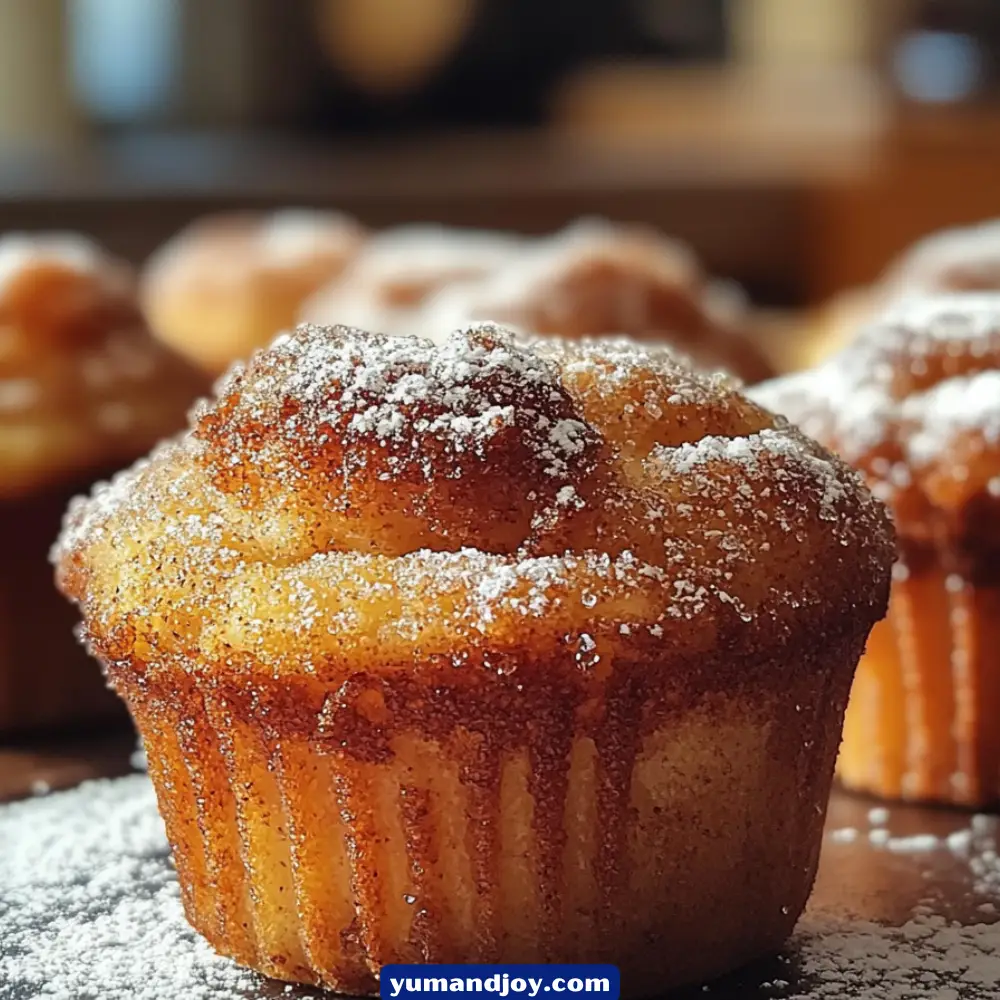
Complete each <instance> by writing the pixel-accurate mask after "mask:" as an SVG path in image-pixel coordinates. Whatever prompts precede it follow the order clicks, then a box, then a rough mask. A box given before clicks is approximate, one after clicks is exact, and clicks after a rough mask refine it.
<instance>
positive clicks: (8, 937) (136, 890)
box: [0, 776, 263, 1000]
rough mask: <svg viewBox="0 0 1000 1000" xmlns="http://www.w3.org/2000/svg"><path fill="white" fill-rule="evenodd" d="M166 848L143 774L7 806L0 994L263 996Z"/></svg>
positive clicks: (155, 999)
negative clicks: (190, 918)
mask: <svg viewBox="0 0 1000 1000" xmlns="http://www.w3.org/2000/svg"><path fill="white" fill-rule="evenodd" d="M166 857H167V844H166V838H165V835H164V831H163V824H162V821H161V820H160V817H159V815H158V813H157V811H156V802H155V799H154V796H153V790H152V787H151V785H150V783H149V781H148V779H147V778H146V777H144V776H134V777H129V778H123V779H120V780H116V781H100V782H89V783H87V784H85V785H82V786H80V787H79V788H77V789H75V790H73V791H71V792H64V793H59V794H55V795H48V796H45V797H43V798H33V799H29V800H26V801H24V802H19V803H14V804H13V805H8V806H4V807H3V808H0V998H2V1000H36V998H37V1000H49V998H51V1000H223V998H226V1000H230V998H233V997H238V996H256V995H259V991H260V988H261V984H262V983H263V980H262V978H261V977H260V976H258V975H256V974H254V973H251V972H248V971H246V970H243V969H240V968H239V967H238V966H236V965H235V964H234V963H232V962H230V961H229V960H228V959H224V958H220V957H219V956H218V955H216V954H215V953H214V952H213V951H212V949H211V948H210V947H209V946H208V945H207V944H206V943H205V942H204V941H202V940H201V938H200V937H198V935H197V934H196V933H195V932H194V931H193V930H192V929H191V928H190V927H189V926H188V924H187V922H186V921H185V919H184V915H183V913H182V911H181V902H180V896H179V890H178V885H177V879H176V876H175V874H174V871H173V868H172V867H171V866H170V865H169V864H168V862H167V860H166Z"/></svg>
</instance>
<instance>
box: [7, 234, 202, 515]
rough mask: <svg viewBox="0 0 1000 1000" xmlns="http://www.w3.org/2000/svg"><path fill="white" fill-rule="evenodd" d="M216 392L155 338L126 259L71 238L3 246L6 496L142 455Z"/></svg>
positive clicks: (14, 237)
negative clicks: (202, 396) (195, 403)
mask: <svg viewBox="0 0 1000 1000" xmlns="http://www.w3.org/2000/svg"><path fill="white" fill-rule="evenodd" d="M207 388H208V386H207V383H206V382H205V380H204V379H203V378H202V377H201V376H200V375H198V374H197V373H196V372H194V371H193V370H191V369H190V368H189V367H188V366H187V365H186V364H184V363H183V362H182V361H181V360H180V359H179V358H177V357H176V356H175V355H173V354H172V353H171V352H169V351H167V350H166V349H164V348H163V347H162V346H160V345H159V344H157V343H156V342H155V341H154V340H153V339H152V338H151V337H150V336H149V331H148V329H147V327H146V325H145V322H144V320H143V318H142V315H141V313H140V311H139V307H138V305H137V302H136V298H135V292H134V287H133V280H132V273H131V271H130V270H129V268H128V267H127V266H126V265H125V264H123V263H122V262H120V261H117V260H115V259H113V258H111V257H109V256H107V255H106V254H104V253H103V251H101V250H100V248H98V247H97V246H95V245H94V244H92V243H91V242H89V241H88V240H86V239H84V238H83V237H80V236H75V235H72V234H60V233H56V234H47V235H27V234H24V235H19V234H9V235H7V236H5V237H3V239H0V497H6V498H15V497H21V496H25V495H27V494H29V493H31V492H32V491H35V490H37V489H40V488H42V487H45V486H46V485H48V484H50V483H55V482H60V481H68V480H75V479H77V478H78V477H79V475H80V474H81V473H83V472H86V471H88V470H94V469H104V470H106V469H108V468H114V467H115V466H116V465H117V464H119V463H123V462H127V461H132V460H134V458H135V456H136V455H139V454H142V453H144V452H145V451H147V450H148V449H149V448H150V446H151V445H152V444H154V443H155V442H156V441H157V440H158V439H159V438H161V437H163V436H165V435H167V434H171V433H174V432H175V431H176V430H177V429H178V427H179V426H181V425H182V424H183V422H184V413H185V411H186V409H187V407H188V406H189V405H190V403H191V401H192V400H193V399H194V398H195V396H197V395H198V394H199V393H201V392H203V391H204V390H205V389H207Z"/></svg>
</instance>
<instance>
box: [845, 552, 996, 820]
mask: <svg viewBox="0 0 1000 1000" xmlns="http://www.w3.org/2000/svg"><path fill="white" fill-rule="evenodd" d="M896 577H897V579H896V580H895V581H894V583H893V587H892V595H891V598H890V602H889V614H888V616H887V617H886V618H885V620H884V621H882V622H880V623H879V624H878V625H876V626H875V628H874V630H873V631H872V635H871V639H870V641H869V644H868V649H867V651H866V652H865V655H864V656H863V657H862V659H861V663H860V664H859V666H858V673H857V678H856V680H855V687H854V690H853V691H852V694H851V701H850V705H849V706H848V710H847V717H846V720H845V723H844V744H843V748H842V750H841V754H840V758H839V760H838V763H837V775H838V777H839V779H840V781H841V782H842V783H843V785H844V786H845V787H847V788H850V789H853V790H856V791H863V792H868V793H871V794H874V795H877V796H880V797H884V798H889V799H904V800H909V801H930V802H945V803H952V804H956V805H964V806H969V807H976V806H983V805H987V804H990V803H995V802H997V801H1000V726H998V725H997V721H996V720H997V718H998V717H1000V587H996V586H979V585H976V584H973V583H970V582H969V581H968V580H966V579H964V578H963V577H962V576H960V575H959V574H956V573H948V572H945V571H944V570H941V569H939V568H937V567H921V568H920V570H919V572H912V571H910V570H909V568H908V567H907V566H906V564H905V562H901V563H899V564H898V566H897V573H896Z"/></svg>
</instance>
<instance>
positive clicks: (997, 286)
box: [880, 219, 1000, 294]
mask: <svg viewBox="0 0 1000 1000" xmlns="http://www.w3.org/2000/svg"><path fill="white" fill-rule="evenodd" d="M880 285H881V286H882V288H884V289H886V290H887V291H889V292H892V293H896V294H907V293H912V292H917V291H919V292H923V293H926V294H932V293H940V292H1000V219H993V220H990V221H988V222H981V223H979V224H977V225H974V226H965V227H961V228H956V229H945V230H942V231H941V232H937V233H933V234H931V235H930V236H927V237H925V238H924V239H922V240H920V241H919V242H917V243H915V244H914V245H913V246H912V247H910V249H909V250H907V252H906V253H904V254H903V255H902V256H901V257H900V258H899V259H898V260H897V261H895V262H894V263H893V264H892V266H891V267H889V268H888V270H887V271H886V274H885V275H884V276H883V278H882V280H881V281H880Z"/></svg>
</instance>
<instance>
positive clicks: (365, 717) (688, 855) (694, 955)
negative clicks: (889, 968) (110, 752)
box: [112, 640, 860, 996]
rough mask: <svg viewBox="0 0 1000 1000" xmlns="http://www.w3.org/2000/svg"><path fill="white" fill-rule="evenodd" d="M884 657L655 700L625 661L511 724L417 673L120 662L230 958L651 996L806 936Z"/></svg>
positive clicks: (267, 966)
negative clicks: (851, 709)
mask: <svg viewBox="0 0 1000 1000" xmlns="http://www.w3.org/2000/svg"><path fill="white" fill-rule="evenodd" d="M859 653H860V643H859V642H857V641H855V640H843V641H838V642H835V643H833V644H831V645H829V646H828V647H827V648H825V649H823V650H822V651H819V652H818V653H815V654H813V655H811V656H809V657H808V662H803V661H802V660H801V659H797V660H796V662H795V663H794V664H790V665H789V666H788V667H787V669H784V670H782V669H781V668H780V666H776V667H775V669H774V670H773V671H771V679H770V680H769V681H768V682H767V683H764V681H763V680H762V678H763V676H764V673H763V672H759V673H758V675H757V676H756V678H755V679H752V680H750V681H748V682H747V683H746V684H744V685H742V686H738V687H737V689H734V690H732V691H718V690H707V689H706V690H705V691H704V692H703V693H702V694H700V695H699V696H697V697H690V694H691V692H690V691H688V692H685V696H683V697H682V696H681V693H680V692H679V691H674V692H671V691H670V690H667V689H664V690H663V691H662V692H660V696H658V697H657V698H656V699H653V700H651V699H650V698H649V692H648V691H644V690H643V689H642V686H641V683H640V680H639V675H638V674H637V673H633V674H630V672H629V671H628V670H627V669H621V671H620V675H619V680H618V681H615V682H610V681H609V682H608V684H607V687H606V690H605V692H604V695H603V696H602V697H601V698H599V699H596V700H595V699H574V698H572V697H565V694H566V692H565V691H562V692H560V691H559V690H558V689H557V688H555V687H554V688H553V689H552V690H550V691H548V692H542V691H536V692H533V694H532V696H531V698H530V699H527V700H529V701H530V704H531V705H532V712H531V717H530V718H529V717H527V716H522V715H521V714H520V713H519V712H518V711H517V710H516V708H515V709H514V710H512V711H511V712H510V717H509V718H504V717H503V715H502V714H501V713H497V714H495V716H494V717H493V718H492V719H490V720H488V724H485V723H484V717H483V716H482V715H481V714H480V713H478V712H476V711H474V710H472V709H471V707H470V704H463V698H464V697H465V695H463V693H462V692H461V691H457V690H452V691H449V690H446V689H443V688H441V687H439V686H433V687H431V686H421V685H419V684H415V683H414V681H413V678H412V675H411V676H410V678H409V679H407V680H405V681H404V680H400V681H398V682H397V681H396V680H394V679H393V678H391V677H390V678H389V679H386V678H385V677H380V678H372V677H367V676H363V677H357V676H356V677H354V678H351V680H350V681H349V682H347V683H345V684H344V685H342V686H341V687H340V688H338V689H336V690H333V689H330V688H327V689H326V690H324V689H322V687H321V686H320V685H319V683H318V682H315V683H312V684H311V683H309V682H308V681H303V682H302V683H301V684H300V685H298V686H297V687H296V688H295V690H294V692H291V693H290V692H289V690H288V689H287V687H286V688H285V689H283V690H282V689H280V688H279V686H278V685H277V684H273V685H269V684H267V683H264V682H261V683H259V684H254V685H248V684H246V683H244V684H243V685H242V686H238V685H236V684H231V683H229V682H227V681H224V680H221V679H220V678H219V677H212V676H210V675H208V674H199V673H189V672H186V671H185V670H183V669H182V668H179V667H178V668H176V669H164V668H159V669H158V670H157V671H155V672H153V671H150V672H148V673H144V672H142V671H138V672H137V671H135V670H134V669H131V670H125V669H122V668H119V669H118V670H117V671H113V672H112V677H113V680H114V681H115V683H116V684H117V686H118V687H119V689H120V690H121V691H122V693H123V694H124V695H125V697H126V698H127V700H128V702H129V704H130V707H131V709H132V712H133V715H134V717H135V719H136V722H137V723H138V725H139V728H140V730H141V732H142V733H143V737H144V739H145V742H146V747H147V752H148V755H149V759H150V770H151V776H152V779H153V782H154V785H155V787H156V790H157V794H158V797H159V802H160V808H161V811H162V813H163V816H164V819H165V821H166V825H167V832H168V836H169V839H170V841H171V843H172V845H173V847H174V857H175V862H176V866H177V871H178V875H179V878H180V884H181V890H182V895H183V900H184V905H185V909H186V912H187V914H188V916H189V918H190V920H191V922H192V924H193V925H194V926H195V927H196V928H197V929H198V930H199V931H201V933H202V934H204V936H205V937H206V938H207V939H208V940H209V941H210V942H211V943H212V944H213V945H214V946H215V947H216V948H217V949H218V950H219V951H221V952H223V953H224V954H227V955H230V956H232V957H233V958H235V959H236V960H237V961H239V962H241V963H243V964H246V965H249V966H252V967H255V968H257V969H260V970H261V971H263V972H265V973H267V974H268V975H271V976H274V977H276V978H279V979H284V980H288V981H297V982H309V983H317V984H322V985H324V986H327V987H331V988H333V989H336V990H339V991H342V992H346V993H354V994H358V993H362V994H363V993H368V994H373V993H375V992H377V974H378V970H379V968H380V966H382V965H384V964H388V963H393V962H402V963H406V962H475V961H482V962H490V961H505V962H538V961H566V962H572V961H592V962H593V961H607V962H613V963H615V964H617V965H619V966H620V967H621V969H622V974H623V982H624V984H625V987H624V988H625V991H626V993H627V994H628V995H632V996H636V995H650V994H654V993H659V992H662V991H663V990H664V989H667V988H670V987H673V986H677V985H681V984H685V983H691V982H697V981H701V980H704V979H706V978H709V977H712V976H716V975H719V974H722V973H724V972H726V971H729V970H730V969H732V968H735V967H737V966H739V965H741V964H743V963H745V962H746V961H749V960H750V959H752V958H755V957H757V956H759V955H761V954H764V953H766V952H768V951H770V950H773V949H775V948H777V947H778V946H779V945H780V944H781V943H782V941H783V940H784V939H785V938H786V936H787V935H788V933H789V932H790V931H791V928H792V926H793V925H794V923H795V920H796V919H797V917H798V915H799V913H800V912H801V910H802V908H803V907H804V905H805V902H806V899H807V897H808V894H809V891H810V889H811V886H812V881H813V877H814V875H815V871H816V866H817V863H818V855H819V847H820V843H821V838H822V825H823V819H824V815H825V809H826V800H827V795H828V792H829V786H830V781H831V778H832V771H833V762H834V757H835V755H836V751H837V745H838V742H839V737H840V726H841V721H842V717H843V709H844V706H845V704H846V700H847V692H848V689H849V686H850V681H851V673H852V668H853V664H854V663H855V662H856V659H857V657H858V655H859ZM645 669H646V670H648V666H647V667H646V668H645ZM664 675H665V676H670V674H669V668H668V667H666V666H664ZM706 675H707V676H708V677H709V678H710V677H711V671H710V670H708V671H706ZM779 675H780V677H781V680H780V682H778V681H777V679H776V678H777V677H778V676H779ZM490 683H492V682H490ZM497 683H501V682H497ZM397 684H398V685H400V687H399V688H398V689H397V687H396V685H397ZM709 686H710V681H709ZM479 687H482V685H472V686H471V688H470V690H472V691H476V690H477V689H478V688H479ZM352 688H353V690H349V689H352ZM536 694H537V695H539V697H537V698H536V697H534V695H536ZM560 694H561V695H562V696H560ZM476 697H477V698H478V694H477V695H476ZM348 702H349V707H347V708H345V705H347V703H348ZM494 704H495V703H494ZM512 704H513V705H515V706H516V704H517V702H516V700H515V701H513V702H512ZM539 706H547V707H545V708H543V709H540V708H539ZM305 719H310V720H311V723H310V725H309V726H305V725H303V724H302V722H303V720H305ZM449 719H451V720H453V721H451V722H449V721H447V720H449ZM456 719H458V720H461V721H454V720H456ZM296 720H298V721H297V722H296ZM442 720H445V721H444V722H442Z"/></svg>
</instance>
